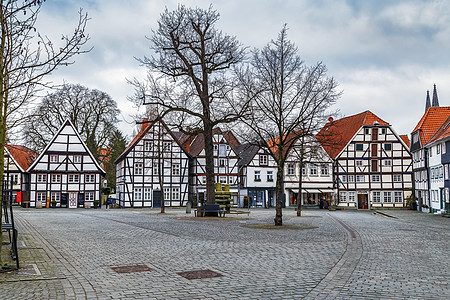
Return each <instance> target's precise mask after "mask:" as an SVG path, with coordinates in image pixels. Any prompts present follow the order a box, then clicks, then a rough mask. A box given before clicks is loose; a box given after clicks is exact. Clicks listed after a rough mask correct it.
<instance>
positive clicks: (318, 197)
mask: <svg viewBox="0 0 450 300" xmlns="http://www.w3.org/2000/svg"><path fill="white" fill-rule="evenodd" d="M300 161H302V162H303V163H302V170H301V171H300ZM284 172H285V174H284V189H285V191H284V193H285V194H286V196H287V205H290V206H293V205H297V201H298V198H299V197H298V190H299V187H300V185H299V181H300V177H301V180H302V183H301V189H302V194H303V195H302V200H303V202H302V205H307V206H315V205H319V204H320V201H327V202H328V203H331V202H332V201H333V200H334V199H335V191H334V184H333V160H332V159H331V158H330V156H329V155H328V154H327V152H326V151H325V150H324V149H323V147H322V146H321V145H320V143H319V142H318V141H317V139H316V138H315V137H302V138H299V139H296V140H295V142H294V145H293V146H292V149H291V151H290V152H289V154H288V156H287V158H286V167H285V170H284ZM300 172H301V176H300Z"/></svg>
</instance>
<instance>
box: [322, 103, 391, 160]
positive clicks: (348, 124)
mask: <svg viewBox="0 0 450 300" xmlns="http://www.w3.org/2000/svg"><path fill="white" fill-rule="evenodd" d="M374 122H378V124H379V125H386V126H389V123H387V122H386V121H384V120H382V119H380V118H379V117H378V116H376V115H375V114H374V113H372V112H371V111H369V110H366V111H364V112H362V113H359V114H356V115H353V116H349V117H345V118H342V119H339V120H336V121H331V122H328V123H327V124H325V126H324V127H323V128H322V129H321V130H320V131H319V133H318V134H317V135H316V138H317V140H318V141H319V142H320V144H321V145H322V147H323V148H324V149H325V151H326V152H327V153H328V155H329V156H330V157H331V158H332V159H335V158H336V157H337V156H338V155H339V153H341V151H342V150H343V149H344V148H345V146H347V144H348V143H350V141H351V140H352V139H353V137H354V136H355V134H356V133H357V132H358V130H359V129H360V128H361V127H362V126H372V125H374Z"/></svg>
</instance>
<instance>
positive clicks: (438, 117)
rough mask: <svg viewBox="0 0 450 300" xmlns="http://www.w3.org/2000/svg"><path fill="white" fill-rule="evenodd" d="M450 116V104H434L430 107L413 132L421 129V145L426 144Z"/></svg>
mask: <svg viewBox="0 0 450 300" xmlns="http://www.w3.org/2000/svg"><path fill="white" fill-rule="evenodd" d="M449 116H450V106H442V107H439V106H434V107H430V108H428V110H427V111H426V113H425V114H424V115H423V116H422V118H421V119H420V121H419V123H417V125H416V128H414V130H413V131H412V132H413V133H414V132H416V131H419V137H420V142H421V145H422V146H424V145H426V144H427V143H428V141H429V140H430V139H431V138H432V137H433V135H434V134H435V133H436V131H437V130H438V129H439V127H441V125H442V124H443V123H444V121H445V120H446V119H447V118H448V117H449Z"/></svg>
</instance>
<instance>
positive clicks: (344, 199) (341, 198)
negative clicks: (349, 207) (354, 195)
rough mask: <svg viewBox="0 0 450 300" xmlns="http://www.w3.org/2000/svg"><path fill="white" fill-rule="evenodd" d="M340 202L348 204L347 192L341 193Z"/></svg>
mask: <svg viewBox="0 0 450 300" xmlns="http://www.w3.org/2000/svg"><path fill="white" fill-rule="evenodd" d="M339 200H340V202H347V192H340V193H339Z"/></svg>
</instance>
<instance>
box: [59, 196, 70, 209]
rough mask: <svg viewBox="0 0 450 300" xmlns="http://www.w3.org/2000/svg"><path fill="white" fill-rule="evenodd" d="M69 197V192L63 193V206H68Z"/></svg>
mask: <svg viewBox="0 0 450 300" xmlns="http://www.w3.org/2000/svg"><path fill="white" fill-rule="evenodd" d="M68 198H69V194H67V193H61V205H60V206H61V207H67V199H68Z"/></svg>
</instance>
